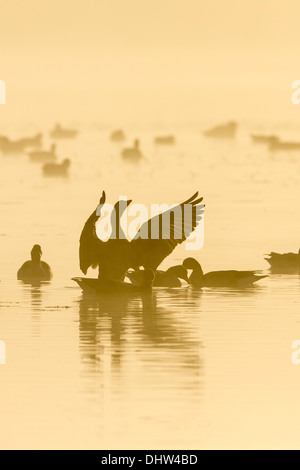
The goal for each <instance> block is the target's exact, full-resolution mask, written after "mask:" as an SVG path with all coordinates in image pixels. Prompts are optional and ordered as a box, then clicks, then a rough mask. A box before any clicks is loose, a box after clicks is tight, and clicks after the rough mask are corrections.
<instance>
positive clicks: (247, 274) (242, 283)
mask: <svg viewBox="0 0 300 470" xmlns="http://www.w3.org/2000/svg"><path fill="white" fill-rule="evenodd" d="M182 264H183V266H184V267H185V268H186V269H190V270H192V274H191V275H190V277H189V283H190V284H191V285H192V286H195V287H246V286H249V285H251V284H253V283H254V282H257V281H259V280H260V279H263V278H264V277H268V276H263V275H262V276H259V275H256V273H255V271H212V272H210V273H207V274H203V271H202V268H201V265H200V263H199V262H198V261H197V260H196V259H195V258H186V259H185V260H184V261H183V263H182Z"/></svg>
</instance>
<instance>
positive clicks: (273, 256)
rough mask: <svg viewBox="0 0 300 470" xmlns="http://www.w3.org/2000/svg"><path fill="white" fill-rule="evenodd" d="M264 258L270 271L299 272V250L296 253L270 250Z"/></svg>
mask: <svg viewBox="0 0 300 470" xmlns="http://www.w3.org/2000/svg"><path fill="white" fill-rule="evenodd" d="M267 256H269V258H265V260H266V261H268V263H269V264H270V267H271V269H272V271H274V272H276V271H277V272H281V273H293V272H294V273H297V272H300V250H299V251H298V253H282V254H281V253H274V252H271V253H269V254H268V255H267Z"/></svg>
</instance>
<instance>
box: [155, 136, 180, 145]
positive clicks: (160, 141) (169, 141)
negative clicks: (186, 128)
mask: <svg viewBox="0 0 300 470" xmlns="http://www.w3.org/2000/svg"><path fill="white" fill-rule="evenodd" d="M154 143H155V144H156V145H174V144H175V137H174V136H173V135H164V136H158V137H156V138H155V139H154Z"/></svg>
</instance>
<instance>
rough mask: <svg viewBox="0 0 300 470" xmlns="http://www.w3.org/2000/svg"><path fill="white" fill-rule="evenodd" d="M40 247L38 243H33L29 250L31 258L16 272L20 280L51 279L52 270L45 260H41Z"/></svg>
mask: <svg viewBox="0 0 300 470" xmlns="http://www.w3.org/2000/svg"><path fill="white" fill-rule="evenodd" d="M42 254H43V253H42V249H41V247H40V245H34V247H33V248H32V250H31V260H30V261H26V262H25V263H24V264H23V265H22V266H21V268H20V269H19V271H18V273H17V278H18V279H19V280H21V281H49V280H50V279H52V276H53V274H52V271H51V268H50V266H49V264H47V263H46V262H45V261H41V257H42Z"/></svg>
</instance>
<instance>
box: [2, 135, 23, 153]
mask: <svg viewBox="0 0 300 470" xmlns="http://www.w3.org/2000/svg"><path fill="white" fill-rule="evenodd" d="M25 149H26V143H25V142H24V141H23V140H22V139H19V140H11V139H10V138H9V137H6V136H1V137H0V150H1V151H2V152H3V153H4V154H10V153H12V154H14V153H15V154H18V153H21V152H24V150H25Z"/></svg>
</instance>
